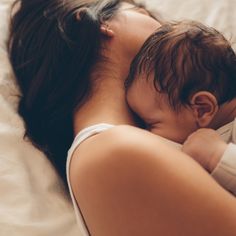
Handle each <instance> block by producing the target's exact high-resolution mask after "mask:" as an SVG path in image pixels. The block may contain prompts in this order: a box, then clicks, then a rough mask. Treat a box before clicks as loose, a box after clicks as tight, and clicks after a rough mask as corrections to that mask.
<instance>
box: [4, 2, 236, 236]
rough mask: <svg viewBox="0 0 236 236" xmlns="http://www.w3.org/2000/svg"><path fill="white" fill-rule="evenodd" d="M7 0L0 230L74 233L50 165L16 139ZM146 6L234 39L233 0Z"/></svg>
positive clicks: (18, 124) (14, 234) (51, 235)
mask: <svg viewBox="0 0 236 236" xmlns="http://www.w3.org/2000/svg"><path fill="white" fill-rule="evenodd" d="M32 1H34V0H32ZM11 2H12V1H11V0H0V235H1V236H9V235H11V236H33V235H34V236H65V235H67V236H80V233H79V231H78V229H77V226H76V222H75V216H74V212H73V208H72V205H71V201H70V198H69V197H68V196H67V194H66V193H65V191H64V189H63V185H62V183H61V182H60V180H59V178H58V176H57V175H56V173H55V170H54V168H53V167H52V166H51V164H50V163H49V161H48V160H47V158H46V157H45V156H44V155H43V154H42V153H41V152H40V151H38V150H36V149H35V148H34V147H33V146H32V145H31V144H30V142H28V141H25V140H23V139H22V137H23V134H24V125H23V122H22V120H21V118H20V117H19V116H18V114H17V112H16V110H17V104H18V98H17V95H19V91H18V87H17V85H16V83H15V79H14V76H13V74H12V70H11V67H10V65H9V62H8V59H7V53H6V46H5V44H6V37H7V28H8V27H7V26H8V17H9V14H8V8H9V4H10V3H11ZM148 5H149V6H151V7H154V8H155V9H158V11H160V12H161V13H162V14H163V16H165V17H166V16H167V17H168V18H169V19H175V20H179V19H195V20H200V21H202V22H203V23H206V24H208V25H210V26H214V27H216V28H217V29H218V30H220V31H222V32H224V33H225V35H226V37H227V38H231V41H232V42H233V41H235V39H236V0H202V1H201V0H185V1H184V0H162V1H161V0H150V1H148Z"/></svg>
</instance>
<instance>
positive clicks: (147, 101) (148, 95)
mask: <svg viewBox="0 0 236 236" xmlns="http://www.w3.org/2000/svg"><path fill="white" fill-rule="evenodd" d="M163 96H164V94H161V93H160V92H158V90H157V89H156V88H155V86H154V82H153V81H151V80H150V79H146V78H137V79H136V80H134V81H133V83H132V84H131V85H130V86H129V88H128V89H127V93H126V99H127V102H128V104H129V106H130V107H131V108H132V109H133V110H139V109H140V108H141V109H142V108H143V107H148V106H152V105H153V106H157V105H159V104H160V103H161V101H162V100H163V99H162V98H163Z"/></svg>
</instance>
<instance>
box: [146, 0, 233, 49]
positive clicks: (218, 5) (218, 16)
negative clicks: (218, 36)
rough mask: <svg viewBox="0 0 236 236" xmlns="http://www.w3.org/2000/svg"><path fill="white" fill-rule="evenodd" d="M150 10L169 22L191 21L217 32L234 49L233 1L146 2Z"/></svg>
mask: <svg viewBox="0 0 236 236" xmlns="http://www.w3.org/2000/svg"><path fill="white" fill-rule="evenodd" d="M146 2H147V4H148V6H149V7H150V8H154V9H157V10H158V11H159V12H160V13H161V14H162V15H163V16H164V17H166V16H167V19H171V20H183V19H192V20H197V21H200V22H202V23H204V24H206V25H208V26H212V27H214V28H216V29H217V30H219V31H220V32H221V33H223V34H224V36H225V37H226V38H227V39H228V40H230V41H231V42H232V43H233V48H234V49H236V45H235V43H236V4H235V3H236V2H235V0H218V1H215V0H207V1H206V0H185V1H183V0H147V1H146Z"/></svg>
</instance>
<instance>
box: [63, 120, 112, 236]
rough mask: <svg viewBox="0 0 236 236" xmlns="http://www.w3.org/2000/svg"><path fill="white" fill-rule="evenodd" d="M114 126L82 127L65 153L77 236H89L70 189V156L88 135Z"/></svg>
mask: <svg viewBox="0 0 236 236" xmlns="http://www.w3.org/2000/svg"><path fill="white" fill-rule="evenodd" d="M112 127H114V125H110V124H97V125H93V126H90V127H88V128H85V129H83V130H82V131H80V132H79V133H78V134H77V135H76V137H75V139H74V141H73V143H72V145H71V147H70V149H69V151H68V155H67V163H66V175H67V182H68V186H69V191H70V196H71V199H72V202H73V206H74V210H75V214H76V219H77V223H78V226H79V230H80V232H81V235H79V236H89V235H90V234H89V232H88V229H87V226H86V224H85V221H84V219H83V216H82V213H81V211H80V209H79V206H78V204H77V202H76V200H75V197H74V194H73V191H72V188H71V184H70V178H69V176H70V162H71V157H72V155H73V153H74V151H75V149H76V148H77V147H78V146H79V145H80V144H81V143H82V142H83V141H84V140H86V139H88V138H89V137H91V136H93V135H95V134H98V133H100V132H102V131H105V130H107V129H110V128H112Z"/></svg>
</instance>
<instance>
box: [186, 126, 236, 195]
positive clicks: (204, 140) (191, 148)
mask: <svg viewBox="0 0 236 236" xmlns="http://www.w3.org/2000/svg"><path fill="white" fill-rule="evenodd" d="M182 150H183V151H184V152H185V153H187V154H188V155H190V156H191V157H193V158H194V159H195V160H196V161H197V162H199V163H200V164H201V165H202V166H203V167H204V168H205V169H206V170H207V171H208V172H210V173H211V175H212V177H213V178H214V179H215V180H216V181H217V182H218V183H219V184H221V185H222V186H223V187H224V188H225V189H227V190H229V191H230V192H232V193H233V194H234V195H236V145H235V144H232V143H230V144H227V143H225V142H224V141H222V139H221V138H220V135H219V134H218V133H217V132H216V131H214V130H211V129H199V130H198V131H197V132H195V133H193V134H192V135H190V136H189V138H188V139H187V140H186V142H185V143H184V145H183V147H182Z"/></svg>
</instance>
